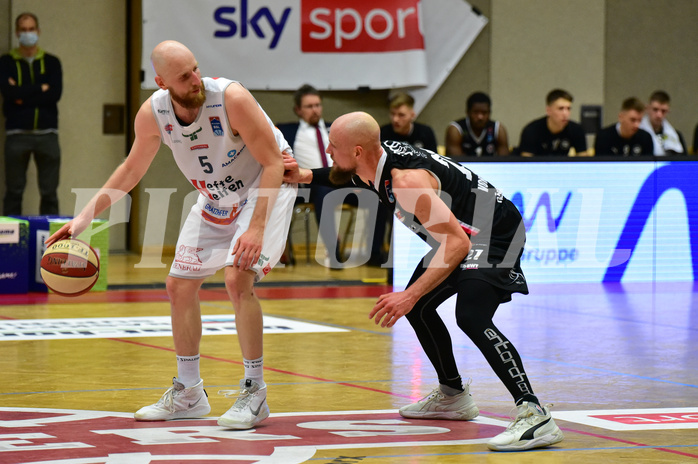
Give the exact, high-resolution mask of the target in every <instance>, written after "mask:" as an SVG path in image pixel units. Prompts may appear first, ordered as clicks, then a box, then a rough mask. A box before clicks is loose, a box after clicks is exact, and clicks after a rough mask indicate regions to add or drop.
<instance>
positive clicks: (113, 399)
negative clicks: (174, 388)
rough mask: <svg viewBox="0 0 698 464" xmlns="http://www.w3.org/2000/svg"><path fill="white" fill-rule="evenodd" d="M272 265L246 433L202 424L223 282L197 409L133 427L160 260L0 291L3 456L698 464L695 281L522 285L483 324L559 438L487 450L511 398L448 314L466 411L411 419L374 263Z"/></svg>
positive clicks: (146, 373)
mask: <svg viewBox="0 0 698 464" xmlns="http://www.w3.org/2000/svg"><path fill="white" fill-rule="evenodd" d="M300 261H301V262H300V263H299V264H297V265H296V266H288V267H285V268H277V269H275V270H273V271H272V272H271V274H270V275H269V276H268V277H267V278H266V279H265V280H264V281H263V282H262V283H261V285H260V286H259V287H258V293H259V295H260V297H261V298H262V305H263V309H264V313H265V332H266V333H265V355H264V356H265V369H266V372H265V380H266V382H267V384H268V385H269V387H268V392H269V393H268V402H269V405H270V408H271V410H272V416H271V417H270V418H269V419H267V420H266V421H265V422H263V423H262V424H261V425H260V426H259V427H257V428H256V430H254V431H243V432H240V431H230V430H222V429H221V428H220V427H218V426H217V425H216V422H215V419H216V417H217V416H218V415H220V414H222V413H223V412H225V411H226V410H227V409H228V408H229V407H230V405H231V404H232V400H230V399H226V398H225V397H224V396H222V395H219V394H218V391H219V390H223V389H234V388H236V387H237V382H238V380H239V379H240V377H241V375H242V366H241V362H240V361H241V355H240V352H239V348H238V346H237V341H236V336H235V334H234V322H233V320H232V314H231V308H230V305H229V303H228V302H227V299H226V296H225V291H224V289H223V288H222V287H221V286H220V278H219V277H216V278H213V279H212V282H213V284H212V285H210V286H207V287H206V288H205V289H204V290H202V292H201V300H202V310H203V314H204V319H205V322H204V327H205V329H204V330H205V336H204V337H203V340H202V345H201V357H202V361H201V368H202V376H203V379H204V382H205V386H206V390H207V391H208V394H209V399H210V402H211V406H212V413H211V415H210V417H207V418H205V419H202V420H192V421H171V422H165V423H162V422H161V423H137V422H135V421H133V419H132V414H133V412H134V411H135V410H137V409H138V408H140V407H141V406H144V405H146V404H151V403H153V402H155V401H156V400H157V399H158V398H159V397H160V395H162V393H163V392H164V391H165V389H166V388H168V386H169V385H170V384H171V380H170V379H171V378H172V377H173V376H174V375H176V364H175V360H174V352H173V344H172V339H171V337H170V335H169V332H168V315H169V306H168V302H167V297H166V295H165V291H164V289H163V288H162V283H163V282H164V278H165V275H166V273H167V268H165V267H163V268H161V269H160V268H158V269H139V268H136V267H135V266H134V265H135V263H137V262H138V257H136V256H132V255H112V256H110V264H109V283H110V290H108V291H107V292H102V293H95V292H93V293H89V294H87V295H84V296H82V297H79V298H73V299H70V298H62V297H58V296H56V295H48V296H47V295H43V294H29V295H1V296H0V324H2V330H0V335H1V336H0V350H1V351H0V353H1V354H0V372H1V373H2V375H1V376H0V386H1V387H0V462H2V463H8V464H9V463H19V462H43V463H53V464H59V463H60V464H66V463H72V464H89V463H112V464H113V463H129V464H131V463H136V464H141V463H151V462H152V463H175V462H187V463H190V462H196V463H209V462H210V463H214V462H235V463H239V462H241V463H266V464H270V463H283V464H292V463H302V462H309V463H381V464H388V463H390V464H408V463H409V464H417V463H420V464H421V463H439V464H440V463H456V462H458V463H461V462H468V463H487V464H499V463H502V464H504V463H507V464H509V463H522V464H528V463H531V464H533V463H536V464H538V463H590V462H596V463H611V464H614V463H660V462H661V463H694V462H695V463H698V348H697V347H698V292H697V289H698V287H696V286H694V285H693V284H692V283H665V284H656V285H651V284H643V285H627V284H626V285H590V284H584V285H582V284H577V285H572V284H570V285H531V290H532V292H531V295H529V296H520V295H519V296H515V298H514V301H513V302H511V303H508V304H506V305H503V306H502V307H501V308H500V310H499V312H498V314H497V316H496V321H497V324H498V326H499V328H500V329H501V330H502V331H503V332H504V333H506V334H507V336H508V337H509V338H510V339H511V340H512V341H513V342H514V343H515V344H516V346H517V348H518V349H519V351H520V353H521V355H522V358H523V360H524V363H525V364H526V369H527V372H528V374H529V376H530V378H531V381H532V383H533V386H534V388H535V390H536V393H537V394H538V396H539V397H540V398H541V399H542V400H543V401H544V402H550V403H554V407H553V409H552V411H553V415H554V416H555V417H556V418H557V419H556V420H557V422H558V425H559V426H560V427H561V428H562V429H563V431H564V433H565V440H564V441H563V442H562V443H560V444H558V445H556V446H553V447H550V448H547V449H542V450H534V451H527V452H518V453H494V452H490V451H488V450H487V447H486V445H485V443H486V442H487V440H488V439H489V438H490V437H492V436H494V435H496V434H497V433H499V432H501V431H502V430H503V428H504V427H505V426H506V425H507V423H508V421H509V417H510V416H509V414H510V412H511V408H512V406H513V404H512V401H511V398H510V397H509V395H508V393H507V392H506V390H505V389H504V387H503V386H502V385H501V384H500V383H499V381H498V380H497V379H496V378H495V376H494V374H493V373H492V371H491V370H490V369H489V367H488V366H487V365H486V363H485V361H484V358H483V357H482V356H481V355H480V353H479V352H478V351H477V350H476V349H475V348H474V346H473V345H472V343H471V342H470V341H469V340H468V339H467V338H466V337H465V336H464V335H463V334H462V333H461V332H460V331H459V330H458V329H457V328H456V327H455V323H454V321H453V317H452V314H451V313H452V306H451V304H449V302H447V303H446V304H445V305H444V307H443V308H442V309H441V310H440V311H441V312H442V313H443V317H444V318H445V319H446V320H447V321H448V323H449V325H450V326H451V327H452V328H453V330H452V331H451V333H452V335H453V344H454V349H455V351H456V357H457V359H458V362H459V366H460V369H461V373H462V375H463V376H464V378H468V377H470V378H472V379H473V380H472V385H471V392H472V393H473V395H474V398H475V400H476V401H477V403H478V405H479V407H480V409H481V415H480V417H479V418H478V419H477V420H475V421H472V422H452V421H415V420H406V419H403V418H401V417H400V416H399V415H398V414H397V408H399V407H400V406H402V405H404V404H407V403H409V402H412V401H414V400H417V399H419V398H421V397H422V396H424V395H426V394H428V393H429V392H430V391H431V389H432V388H433V387H435V386H436V379H435V377H434V373H433V370H432V368H431V366H430V365H429V362H428V361H427V359H426V358H425V356H424V355H423V353H422V351H421V349H420V347H419V344H418V343H417V341H416V339H415V337H414V335H413V333H412V331H411V329H410V328H409V325H408V324H407V322H406V321H404V320H403V321H400V322H399V323H398V324H397V325H396V326H395V327H394V328H393V329H392V330H388V329H382V328H380V327H377V326H375V325H374V324H373V322H372V321H370V320H369V319H368V312H369V310H370V309H371V307H372V305H373V303H374V301H375V300H376V297H377V296H378V295H380V294H381V293H383V292H385V291H386V289H387V288H388V287H387V286H386V284H385V276H386V271H385V270H381V269H377V268H370V267H358V268H353V269H345V270H342V271H330V270H328V269H326V268H324V267H322V266H320V265H317V264H310V265H307V264H305V262H304V260H300Z"/></svg>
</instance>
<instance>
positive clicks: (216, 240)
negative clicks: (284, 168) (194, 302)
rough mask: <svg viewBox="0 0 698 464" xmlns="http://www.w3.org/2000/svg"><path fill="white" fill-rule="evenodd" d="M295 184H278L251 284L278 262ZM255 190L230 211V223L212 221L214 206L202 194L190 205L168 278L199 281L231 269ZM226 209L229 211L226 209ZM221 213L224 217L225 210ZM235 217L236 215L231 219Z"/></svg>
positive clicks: (286, 233) (296, 189) (248, 217)
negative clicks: (279, 185) (236, 243)
mask: <svg viewBox="0 0 698 464" xmlns="http://www.w3.org/2000/svg"><path fill="white" fill-rule="evenodd" d="M297 191H298V185H297V184H286V183H284V184H282V185H281V187H280V188H279V194H278V196H277V198H276V202H275V203H274V208H273V210H272V213H271V217H270V218H269V221H268V222H267V226H266V228H265V229H264V240H263V243H262V253H261V256H260V258H259V260H258V261H257V263H255V264H254V265H253V266H252V271H254V272H255V274H256V277H255V282H259V281H260V280H262V279H263V278H264V276H265V275H267V274H268V273H269V271H271V269H272V268H273V267H274V266H275V265H276V264H277V263H278V262H279V260H280V259H281V255H282V254H283V252H284V249H285V248H286V238H287V236H288V228H289V225H290V223H291V213H292V212H293V203H294V201H295V199H296V194H297ZM257 193H258V191H257V190H256V189H251V190H250V191H249V193H248V198H247V201H246V203H244V205H243V206H242V208H240V209H239V210H238V211H234V210H233V211H232V212H230V216H232V220H230V219H228V220H216V218H215V217H213V216H214V215H215V214H216V213H219V210H218V209H217V208H218V207H217V206H215V205H212V203H211V202H209V200H208V199H207V198H206V197H204V196H203V195H200V196H199V199H198V201H197V202H196V204H195V205H194V206H192V208H191V211H190V212H189V215H188V216H187V219H186V221H185V222H184V226H183V227H182V231H181V232H180V234H179V238H178V239H177V248H176V250H175V258H174V261H173V262H172V267H170V275H171V276H173V277H181V278H185V279H201V278H205V277H210V276H212V275H214V274H215V273H216V272H217V271H218V270H219V269H221V268H223V267H225V266H232V265H233V264H234V259H235V257H234V256H233V254H232V253H233V248H234V247H235V242H237V240H238V238H240V236H241V235H242V234H243V233H244V232H245V231H246V230H247V228H248V227H249V224H250V220H251V218H252V215H253V213H254V209H255V206H256V205H257ZM228 210H230V208H228ZM222 214H226V213H225V211H224V212H223V213H222ZM235 214H237V216H235Z"/></svg>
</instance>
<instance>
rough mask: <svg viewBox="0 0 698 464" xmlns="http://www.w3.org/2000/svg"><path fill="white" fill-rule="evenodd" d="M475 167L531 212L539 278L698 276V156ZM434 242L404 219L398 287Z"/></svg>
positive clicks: (531, 263) (530, 274)
mask: <svg viewBox="0 0 698 464" xmlns="http://www.w3.org/2000/svg"><path fill="white" fill-rule="evenodd" d="M467 167H468V168H469V169H471V170H472V171H474V172H475V173H476V174H478V175H479V176H481V177H483V178H485V179H486V180H487V181H489V182H490V183H491V184H493V185H494V186H495V187H496V188H498V189H500V190H501V191H502V193H503V194H504V196H505V197H507V198H509V199H510V200H511V201H512V202H513V203H514V204H515V205H516V206H517V208H518V209H519V211H520V212H521V213H522V216H523V220H524V225H525V227H526V234H527V241H526V247H525V249H524V252H523V256H522V263H521V264H522V268H523V270H524V273H525V274H526V277H527V279H528V281H529V282H531V283H538V282H540V283H556V282H654V281H691V280H698V185H697V184H698V181H696V179H698V163H695V162H692V161H664V162H654V161H640V162H637V161H632V162H631V161H618V162H602V161H587V162H492V163H470V164H467ZM427 249H428V248H427V246H426V245H425V244H424V243H423V242H422V241H421V240H420V239H419V238H417V237H416V236H414V235H413V234H412V233H410V232H409V231H408V230H407V229H406V228H405V227H404V226H403V225H402V224H401V223H399V222H398V221H395V226H394V237H393V257H394V274H393V283H394V286H395V288H396V289H401V288H404V286H405V285H406V284H407V282H408V280H409V277H410V275H411V274H412V271H413V270H414V267H415V266H416V265H417V264H418V263H419V260H420V259H421V257H422V256H423V255H424V253H425V252H426V251H427Z"/></svg>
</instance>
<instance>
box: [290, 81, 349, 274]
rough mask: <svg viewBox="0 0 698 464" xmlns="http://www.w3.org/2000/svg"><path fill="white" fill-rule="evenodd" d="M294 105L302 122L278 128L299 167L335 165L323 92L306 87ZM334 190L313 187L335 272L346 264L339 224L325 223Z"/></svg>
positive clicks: (295, 97) (331, 217) (330, 217)
mask: <svg viewBox="0 0 698 464" xmlns="http://www.w3.org/2000/svg"><path fill="white" fill-rule="evenodd" d="M293 102H294V106H293V110H294V112H295V113H296V114H297V115H298V122H293V123H287V124H279V125H278V126H277V127H278V128H279V130H280V131H281V133H282V134H283V135H284V138H285V139H286V141H287V142H288V144H289V145H291V148H292V149H293V154H294V157H295V158H296V161H297V162H298V165H299V166H302V167H304V168H307V169H316V168H322V167H330V166H332V158H330V155H328V154H327V152H326V149H327V145H328V143H329V142H328V130H329V126H330V123H326V122H325V121H324V120H323V119H322V97H321V96H320V92H319V91H318V90H317V89H316V88H315V87H313V86H312V85H309V84H304V85H303V86H301V87H300V88H299V89H298V90H296V92H295V93H294V95H293ZM332 190H333V189H332V188H330V187H325V186H320V185H313V186H310V202H311V203H313V205H314V206H315V217H316V219H317V223H318V225H319V232H320V236H321V237H322V241H323V242H324V243H325V246H326V247H327V250H328V255H329V257H330V268H333V269H335V268H341V266H340V265H339V264H340V263H341V262H342V259H341V257H340V253H339V242H338V239H337V226H336V221H335V218H334V215H328V217H326V218H324V220H321V219H322V207H323V201H324V199H325V196H326V195H327V194H328V193H330V192H332ZM300 193H301V192H299V194H300ZM332 248H334V250H332ZM332 258H334V259H332Z"/></svg>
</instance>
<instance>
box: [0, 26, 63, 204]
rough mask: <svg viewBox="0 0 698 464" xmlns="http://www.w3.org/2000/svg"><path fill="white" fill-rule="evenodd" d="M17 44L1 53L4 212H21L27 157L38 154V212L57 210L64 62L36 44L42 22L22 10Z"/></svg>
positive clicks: (35, 157) (27, 164)
mask: <svg viewBox="0 0 698 464" xmlns="http://www.w3.org/2000/svg"><path fill="white" fill-rule="evenodd" d="M15 29H16V35H17V38H18V40H19V47H17V48H15V49H13V50H11V51H10V52H9V53H7V54H5V55H3V56H1V57H0V93H2V96H3V113H4V115H5V130H6V134H7V137H6V140H5V188H6V190H5V198H4V201H3V214H4V215H5V216H10V215H21V214H22V196H23V195H24V188H25V186H26V183H27V167H28V166H29V158H30V157H31V155H32V153H33V154H34V162H35V163H36V168H37V177H38V184H39V191H40V194H41V203H40V206H39V211H40V214H42V215H56V214H58V195H57V192H56V190H57V189H58V174H59V170H60V161H61V152H60V147H59V145H58V106H57V103H58V100H59V99H60V98H61V92H62V90H63V71H62V69H61V62H60V61H59V60H58V58H56V57H55V56H53V55H50V54H48V53H46V52H45V51H44V50H43V49H42V48H40V47H39V46H38V42H39V33H40V30H39V20H38V19H37V17H36V15H34V14H32V13H22V14H20V15H19V16H17V19H16V20H15Z"/></svg>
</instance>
